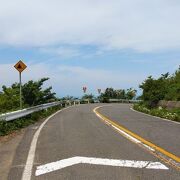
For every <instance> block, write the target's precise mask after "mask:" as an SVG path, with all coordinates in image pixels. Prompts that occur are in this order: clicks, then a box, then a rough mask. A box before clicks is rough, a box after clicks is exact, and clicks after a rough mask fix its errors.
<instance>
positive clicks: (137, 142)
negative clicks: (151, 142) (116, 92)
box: [93, 106, 155, 152]
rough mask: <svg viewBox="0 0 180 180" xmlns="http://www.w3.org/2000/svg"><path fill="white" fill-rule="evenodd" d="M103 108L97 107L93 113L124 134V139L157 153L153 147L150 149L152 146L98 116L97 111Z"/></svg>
mask: <svg viewBox="0 0 180 180" xmlns="http://www.w3.org/2000/svg"><path fill="white" fill-rule="evenodd" d="M101 107H103V106H99V107H96V108H95V109H94V110H93V111H94V113H95V114H96V115H97V116H98V117H99V118H100V119H102V120H103V121H104V122H105V123H106V124H107V125H110V126H111V127H113V128H114V129H116V130H117V131H118V132H119V133H120V134H122V135H123V136H124V137H126V138H127V139H129V140H131V141H132V142H134V143H136V144H140V145H141V146H143V147H144V148H146V149H148V150H150V151H152V152H154V151H155V150H154V149H153V148H152V147H150V146H148V145H146V144H144V143H142V142H141V141H140V140H138V139H137V138H135V137H133V136H131V135H129V134H128V133H126V132H124V131H123V130H121V129H119V128H118V127H116V126H114V125H113V124H111V123H110V122H108V121H107V120H106V119H104V117H102V116H101V115H100V114H98V113H97V112H96V110H97V109H99V108H101Z"/></svg>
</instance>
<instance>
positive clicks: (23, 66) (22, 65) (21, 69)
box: [14, 61, 27, 73]
mask: <svg viewBox="0 0 180 180" xmlns="http://www.w3.org/2000/svg"><path fill="white" fill-rule="evenodd" d="M14 67H15V68H16V69H17V70H18V71H19V72H20V73H21V72H23V71H24V70H25V69H26V68H27V66H26V65H25V64H24V63H23V62H22V61H19V62H18V63H17V64H16V65H15V66H14Z"/></svg>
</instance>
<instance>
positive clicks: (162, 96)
mask: <svg viewBox="0 0 180 180" xmlns="http://www.w3.org/2000/svg"><path fill="white" fill-rule="evenodd" d="M139 87H140V88H141V89H142V90H143V93H142V96H141V97H140V99H141V100H142V102H141V103H139V104H136V105H134V109H135V110H138V111H141V112H144V113H147V114H151V115H154V116H158V117H162V118H166V119H170V120H174V121H180V108H172V107H171V108H169V107H161V106H159V104H158V103H159V101H160V100H166V101H180V68H179V69H178V70H177V71H176V72H175V73H174V74H172V75H170V74H169V73H166V74H162V75H161V77H159V78H158V79H154V78H153V77H152V76H149V77H148V78H147V79H146V80H145V81H144V82H143V83H142V84H141V85H140V86H139Z"/></svg>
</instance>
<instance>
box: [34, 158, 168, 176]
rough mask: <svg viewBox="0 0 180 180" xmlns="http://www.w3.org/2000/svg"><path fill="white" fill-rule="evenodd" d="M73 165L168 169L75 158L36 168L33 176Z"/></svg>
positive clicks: (140, 163)
mask: <svg viewBox="0 0 180 180" xmlns="http://www.w3.org/2000/svg"><path fill="white" fill-rule="evenodd" d="M75 164H95V165H104V166H119V167H129V168H146V169H163V170H168V168H167V167H166V166H165V165H164V164H162V163H160V162H151V161H130V160H118V159H102V158H92V157H78V156H77V157H72V158H68V159H63V160H60V161H56V162H52V163H48V164H45V165H41V166H38V167H37V170H36V173H35V175H36V176H39V175H42V174H46V173H49V172H53V171H56V170H60V169H63V168H66V167H69V166H73V165H75Z"/></svg>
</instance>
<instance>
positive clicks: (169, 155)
mask: <svg viewBox="0 0 180 180" xmlns="http://www.w3.org/2000/svg"><path fill="white" fill-rule="evenodd" d="M98 108H100V107H97V108H95V109H94V112H95V113H96V114H97V115H99V116H100V117H101V118H102V119H103V120H104V121H107V122H109V123H110V124H111V125H113V126H115V127H117V128H119V129H120V130H122V131H124V132H126V133H127V134H129V135H131V136H132V137H134V138H136V139H138V140H139V141H141V142H142V143H143V144H146V145H148V146H150V147H151V148H153V149H155V150H156V151H159V152H161V153H162V154H164V155H166V156H167V157H169V158H171V159H173V160H175V161H176V162H178V163H180V157H177V156H176V155H174V154H172V153H170V152H168V151H166V150H165V149H163V148H161V147H159V146H157V145H155V144H153V143H151V142H149V141H147V140H146V139H144V138H142V137H140V136H139V135H137V134H135V133H133V132H132V131H130V130H128V129H126V128H125V127H123V126H121V125H119V124H117V123H115V122H114V121H112V120H111V119H109V118H108V117H106V116H104V115H102V114H100V113H99V112H98V111H97V109H98Z"/></svg>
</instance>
